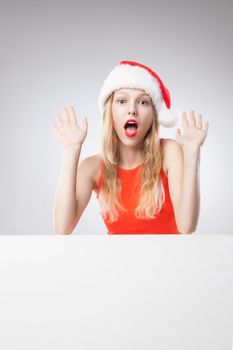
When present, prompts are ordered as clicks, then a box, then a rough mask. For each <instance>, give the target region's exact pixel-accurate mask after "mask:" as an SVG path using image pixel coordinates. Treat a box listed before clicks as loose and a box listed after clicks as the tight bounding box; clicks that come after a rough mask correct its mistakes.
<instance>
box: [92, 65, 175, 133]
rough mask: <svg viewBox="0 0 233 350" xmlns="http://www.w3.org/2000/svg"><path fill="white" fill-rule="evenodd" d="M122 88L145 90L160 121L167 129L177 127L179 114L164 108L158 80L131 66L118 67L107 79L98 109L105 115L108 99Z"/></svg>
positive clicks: (144, 70) (142, 69) (99, 98)
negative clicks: (104, 110)
mask: <svg viewBox="0 0 233 350" xmlns="http://www.w3.org/2000/svg"><path fill="white" fill-rule="evenodd" d="M121 88H135V89H142V90H144V91H145V92H146V93H147V94H148V95H149V96H150V98H151V100H152V103H153V105H154V107H155V110H156V113H157V115H158V121H159V123H160V124H161V125H163V126H165V127H172V126H174V125H176V123H177V120H178V118H179V112H178V111H176V110H171V109H167V108H165V106H164V100H163V95H162V91H161V88H160V85H159V82H158V81H157V79H155V78H154V77H153V76H152V75H151V74H150V73H149V72H148V70H146V69H144V68H142V67H140V66H137V65H133V66H132V65H129V64H119V65H117V66H116V67H115V68H114V69H113V70H112V71H111V72H110V73H109V75H108V76H107V77H106V79H105V80H104V83H103V85H102V88H101V90H100V93H99V96H98V107H99V108H100V110H101V113H103V109H104V105H105V102H106V100H107V99H108V97H109V96H110V95H111V94H112V93H113V92H114V91H116V90H118V89H121Z"/></svg>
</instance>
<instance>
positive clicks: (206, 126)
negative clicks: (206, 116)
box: [204, 122, 209, 132]
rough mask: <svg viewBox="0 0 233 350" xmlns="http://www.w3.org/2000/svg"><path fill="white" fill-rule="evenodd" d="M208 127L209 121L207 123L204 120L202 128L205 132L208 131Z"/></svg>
mask: <svg viewBox="0 0 233 350" xmlns="http://www.w3.org/2000/svg"><path fill="white" fill-rule="evenodd" d="M208 129H209V123H208V122H206V123H205V127H204V130H205V131H206V132H207V131H208Z"/></svg>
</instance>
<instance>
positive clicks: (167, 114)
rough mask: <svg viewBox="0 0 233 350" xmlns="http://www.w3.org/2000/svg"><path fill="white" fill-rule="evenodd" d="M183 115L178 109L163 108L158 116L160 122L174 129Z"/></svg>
mask: <svg viewBox="0 0 233 350" xmlns="http://www.w3.org/2000/svg"><path fill="white" fill-rule="evenodd" d="M180 115H181V113H180V112H179V111H178V110H177V109H165V108H162V109H161V110H160V112H159V115H158V121H159V123H160V124H161V125H163V126H165V127H166V128H172V127H173V126H175V125H176V124H177V122H178V119H179V118H180Z"/></svg>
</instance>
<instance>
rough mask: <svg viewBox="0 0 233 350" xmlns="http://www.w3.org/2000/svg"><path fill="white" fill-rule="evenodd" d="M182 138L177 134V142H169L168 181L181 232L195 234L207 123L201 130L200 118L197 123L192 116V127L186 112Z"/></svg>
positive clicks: (183, 116) (178, 132) (192, 115)
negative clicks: (201, 158) (201, 150)
mask: <svg viewBox="0 0 233 350" xmlns="http://www.w3.org/2000/svg"><path fill="white" fill-rule="evenodd" d="M182 118H183V128H184V129H183V135H181V131H180V129H177V132H176V139H177V140H176V141H174V140H170V143H169V146H168V147H167V148H168V152H167V154H168V155H167V163H168V181H169V191H170V195H171V200H172V202H173V207H174V212H175V218H176V222H177V227H178V230H179V231H180V232H181V233H192V232H194V231H195V230H196V227H197V223H198V217H199V209H200V178H199V175H200V174H199V171H200V147H201V145H202V144H203V143H204V140H205V138H206V135H207V130H208V124H207V123H206V126H205V129H204V130H202V121H201V116H200V115H199V117H198V120H197V123H196V121H195V117H194V113H193V112H192V113H191V117H190V125H189V124H188V121H187V118H186V114H185V113H183V115H182Z"/></svg>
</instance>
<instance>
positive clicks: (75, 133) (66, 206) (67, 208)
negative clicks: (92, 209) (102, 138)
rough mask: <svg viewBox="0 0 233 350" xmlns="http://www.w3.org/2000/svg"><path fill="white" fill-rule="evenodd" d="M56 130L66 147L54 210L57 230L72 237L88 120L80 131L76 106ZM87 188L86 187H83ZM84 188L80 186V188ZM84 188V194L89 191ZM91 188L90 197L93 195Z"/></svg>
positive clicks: (66, 111) (54, 126)
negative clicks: (82, 148) (78, 180)
mask: <svg viewBox="0 0 233 350" xmlns="http://www.w3.org/2000/svg"><path fill="white" fill-rule="evenodd" d="M51 126H52V129H53V131H54V133H55V135H56V136H57V138H58V139H59V141H60V142H61V143H62V145H63V146H64V149H63V160H62V166H61V172H60V177H59V181H58V186H57V190H56V194H55V200H54V206H53V229H54V231H55V232H57V233H60V234H69V233H72V230H73V228H74V222H75V219H76V215H77V198H76V187H77V186H76V185H77V181H76V180H77V177H78V174H79V171H77V168H78V162H79V157H80V152H81V147H82V144H83V142H84V140H85V138H86V135H87V129H88V124H87V119H86V118H83V121H82V127H79V125H78V123H77V119H76V114H75V111H74V108H73V107H72V106H69V107H67V108H66V107H65V108H64V110H63V117H61V116H60V115H59V114H58V117H57V119H56V123H52V125H51ZM82 185H83V186H84V184H82ZM79 186H80V184H79ZM85 188H86V187H85V186H84V190H85ZM89 192H90V191H89V186H88V194H89Z"/></svg>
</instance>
